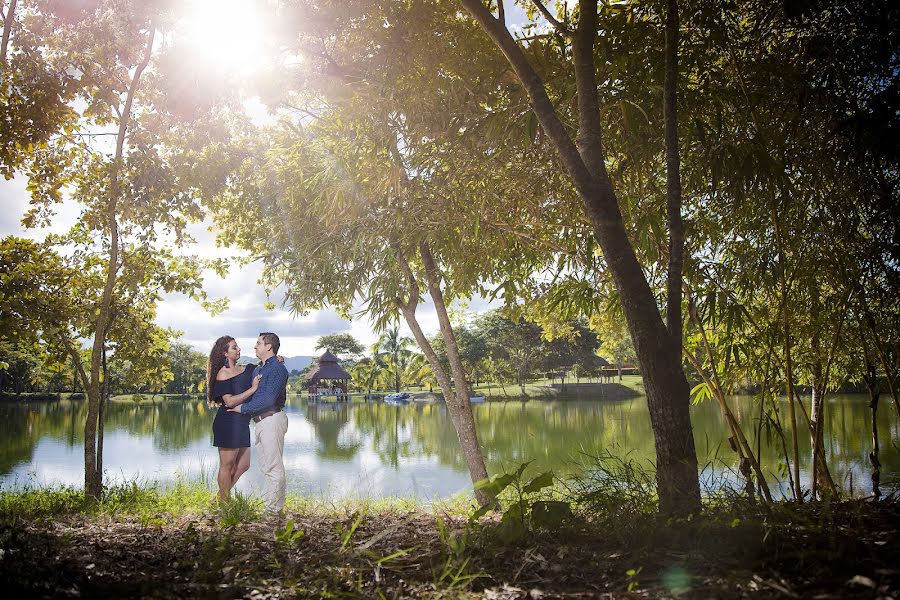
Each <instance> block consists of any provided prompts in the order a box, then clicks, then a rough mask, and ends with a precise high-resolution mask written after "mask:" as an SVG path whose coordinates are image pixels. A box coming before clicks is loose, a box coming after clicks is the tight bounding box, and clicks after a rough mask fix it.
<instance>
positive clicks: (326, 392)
mask: <svg viewBox="0 0 900 600" xmlns="http://www.w3.org/2000/svg"><path fill="white" fill-rule="evenodd" d="M352 379H353V378H352V377H351V376H350V373H348V372H347V371H345V370H344V367H342V366H341V365H340V363H338V359H337V356H335V355H334V354H332V353H331V352H330V351H329V350H326V351H325V354H323V355H322V356H320V357H319V361H318V364H317V365H316V367H315V368H314V369H313V370H312V371H310V372H309V375H307V376H306V389H307V391H308V392H309V394H310V395H311V396H337V397H338V399H341V397H344V398H346V396H347V384H348V383H349V382H350V381H351V380H352Z"/></svg>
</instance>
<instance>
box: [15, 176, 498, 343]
mask: <svg viewBox="0 0 900 600" xmlns="http://www.w3.org/2000/svg"><path fill="white" fill-rule="evenodd" d="M26 185H27V180H26V178H25V177H24V176H19V177H16V178H14V179H12V180H10V181H0V200H2V209H3V210H0V237H5V236H7V235H17V236H21V237H27V238H31V239H38V240H40V239H44V238H45V237H46V235H47V234H48V233H51V232H54V233H61V232H64V231H66V230H68V228H69V227H70V226H71V225H72V224H74V223H75V221H76V220H77V218H78V216H79V214H80V211H81V207H80V206H79V205H78V204H77V203H74V202H64V203H62V204H60V205H58V206H57V207H56V209H57V216H56V217H55V218H54V219H53V225H52V227H50V228H46V229H25V228H24V227H22V224H21V219H22V216H23V215H24V214H25V212H26V211H27V210H28V208H29V194H28V191H27V190H26ZM188 233H190V235H191V236H192V237H193V238H194V239H195V240H196V241H195V243H194V244H191V245H190V246H189V247H186V248H183V249H182V253H183V254H192V255H197V256H200V257H203V258H215V257H223V256H228V255H231V254H233V253H234V252H235V251H234V250H233V249H231V248H221V247H216V244H215V237H216V234H215V231H214V229H213V227H212V226H211V224H210V222H208V221H204V222H202V223H195V224H192V225H191V226H190V227H189V229H188ZM261 270H262V267H261V265H260V264H259V263H251V264H249V265H239V264H238V262H237V260H235V262H234V267H233V268H232V269H231V270H230V271H229V273H228V274H227V275H226V276H225V277H224V278H223V277H219V276H218V275H217V274H216V273H214V272H212V271H209V272H207V273H204V282H203V288H204V290H205V291H206V293H207V294H208V295H209V297H211V298H221V297H227V298H228V299H229V308H228V310H226V311H225V312H223V313H221V314H218V315H216V316H212V315H210V314H209V313H207V312H206V311H204V310H203V308H202V307H201V306H200V304H199V303H198V302H196V301H195V300H192V299H191V298H188V297H186V296H183V295H181V294H167V295H165V296H164V297H163V299H162V300H161V301H160V303H159V305H158V310H157V319H156V322H157V324H158V325H160V326H162V327H170V328H172V329H175V330H177V331H183V332H184V335H183V337H182V340H183V341H184V342H186V343H188V344H190V345H191V346H192V347H194V348H195V349H196V350H198V351H200V352H204V353H205V352H207V351H208V350H209V348H211V347H212V344H213V342H214V341H215V340H216V338H218V337H219V336H221V335H231V336H233V337H234V338H236V339H237V340H238V344H239V345H241V347H242V349H243V350H244V354H245V355H252V349H253V345H254V343H255V341H256V337H257V335H258V334H259V332H261V331H273V332H275V333H277V334H278V335H279V337H280V338H281V345H282V349H281V354H284V355H285V356H300V355H303V356H312V355H316V354H317V352H316V350H315V345H316V340H317V339H318V338H319V337H320V336H323V335H327V334H333V333H350V334H351V335H352V336H354V337H355V338H356V339H358V340H359V341H360V342H361V343H362V344H363V345H364V346H366V347H367V348H368V347H370V346H371V345H372V344H374V343H375V342H376V341H377V339H378V334H377V333H375V331H374V330H373V326H372V323H371V321H369V319H368V318H366V317H365V316H358V317H357V318H354V319H353V320H352V321H347V320H345V319H342V318H341V317H339V316H338V314H337V313H336V312H335V311H333V310H331V309H325V310H318V311H311V312H310V313H309V314H307V315H304V316H297V315H291V313H290V311H288V310H285V309H283V308H282V307H281V303H282V300H283V295H282V294H281V293H278V290H276V292H275V293H274V294H273V296H272V297H271V298H269V297H267V296H266V293H265V290H264V289H263V287H262V286H261V285H260V284H259V283H258V281H259V278H260V274H261ZM270 300H271V301H272V302H274V303H275V305H276V308H275V310H266V309H265V304H266V302H268V301H270ZM426 300H427V298H426ZM361 308H362V307H361V306H356V307H355V309H354V314H358V313H359V312H360V310H361ZM489 308H492V306H491V305H490V304H489V303H488V302H487V301H486V300H484V299H481V298H476V299H474V300H473V301H472V302H470V303H469V304H468V307H467V310H468V311H469V312H483V311H484V310H488V309H489ZM417 316H418V319H419V324H420V326H421V327H422V330H423V331H424V332H425V334H426V335H429V336H430V335H433V334H435V333H437V332H438V331H439V326H438V320H437V315H436V313H435V311H434V308H433V306H432V305H431V303H430V302H425V303H423V304H422V305H420V306H419V309H418V314H417ZM399 323H400V331H401V334H402V335H406V336H409V337H412V332H411V331H410V330H409V328H408V327H407V326H406V323H405V322H404V321H403V320H402V319H400V322H399Z"/></svg>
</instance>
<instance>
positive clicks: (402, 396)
mask: <svg viewBox="0 0 900 600" xmlns="http://www.w3.org/2000/svg"><path fill="white" fill-rule="evenodd" d="M384 403H385V404H391V405H393V406H403V405H405V404H409V394H408V393H406V392H400V393H399V394H388V395H386V396H385V397H384Z"/></svg>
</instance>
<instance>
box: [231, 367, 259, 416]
mask: <svg viewBox="0 0 900 600" xmlns="http://www.w3.org/2000/svg"><path fill="white" fill-rule="evenodd" d="M260 379H262V375H257V376H256V377H254V378H253V383H251V384H250V387H249V388H248V389H246V390H245V391H243V392H241V393H240V394H225V395H223V396H222V401H223V402H225V406H227V407H228V408H234V407H235V406H237V405H239V404H243V403H244V401H245V400H247V399H248V398H249V397H250V396H252V395H253V392H255V391H256V388H257V387H259V380H260Z"/></svg>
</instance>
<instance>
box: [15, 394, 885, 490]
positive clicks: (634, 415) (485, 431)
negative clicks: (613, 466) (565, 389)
mask: <svg viewBox="0 0 900 600" xmlns="http://www.w3.org/2000/svg"><path fill="white" fill-rule="evenodd" d="M732 405H733V406H734V411H735V414H736V415H737V416H738V419H739V420H740V421H741V422H742V424H743V425H744V428H745V431H748V432H749V431H754V432H755V431H756V423H757V420H758V418H759V405H758V403H757V400H755V399H753V398H734V399H732ZM474 408H475V420H476V424H477V427H478V433H479V439H480V441H481V443H482V446H483V448H484V455H485V458H486V460H487V461H488V467H489V470H490V471H491V472H492V473H496V472H499V471H501V470H503V469H510V468H513V467H515V466H516V465H518V464H520V463H521V462H524V461H527V460H535V467H534V468H535V469H553V470H555V471H557V472H559V473H566V472H571V471H573V470H576V469H577V468H578V465H577V463H586V464H590V459H589V458H588V457H589V456H597V455H602V454H605V453H607V452H611V453H614V454H617V455H619V456H627V457H628V458H630V459H632V460H635V461H637V462H639V463H640V464H642V465H644V466H647V467H650V466H651V465H652V461H653V459H654V456H655V453H654V450H653V434H652V430H651V428H650V421H649V416H648V413H647V408H646V404H645V400H644V399H643V398H637V399H634V400H624V401H619V402H543V401H541V402H525V403H522V402H514V401H511V402H489V403H487V404H483V405H477V406H475V407H474ZM85 411H86V404H85V403H84V402H69V401H65V400H63V401H58V402H41V403H29V404H26V403H5V404H3V405H0V419H2V423H3V425H2V433H3V435H0V474H7V473H10V472H11V471H12V470H13V469H15V468H16V467H17V466H18V465H21V464H28V463H30V462H32V461H33V460H34V451H35V447H36V446H37V444H38V443H39V442H40V440H41V439H42V438H49V439H53V440H56V441H58V442H61V443H62V444H64V445H65V446H67V447H69V448H80V446H81V445H82V437H83V428H84V418H85ZM303 414H304V417H303V418H304V419H305V420H306V422H308V423H309V424H310V426H311V427H312V428H313V430H314V432H315V435H316V439H317V443H318V446H317V448H316V455H317V456H318V457H319V458H321V459H327V460H334V461H338V462H350V461H352V460H354V459H355V458H356V457H357V456H358V455H359V454H360V452H361V451H362V449H363V448H368V449H370V450H371V451H372V452H374V453H375V454H376V455H377V456H378V458H379V460H380V461H381V462H382V463H383V464H384V465H390V466H392V467H394V468H395V469H399V468H401V466H402V464H403V462H404V460H407V461H412V460H417V459H423V458H424V459H428V460H433V461H435V462H437V463H438V464H440V465H442V466H445V467H447V468H451V469H453V470H455V471H458V472H465V469H466V466H465V462H464V459H463V457H462V455H461V452H460V450H459V442H458V441H457V439H456V433H455V431H454V429H453V427H452V425H451V423H450V420H449V418H448V416H447V413H446V407H445V406H444V405H442V404H416V405H410V406H406V407H395V406H389V405H385V404H382V403H372V404H367V405H356V404H354V405H350V406H348V405H347V404H345V403H340V404H330V405H327V406H317V405H309V406H306V407H305V409H304V413H303ZM825 414H826V417H827V422H826V443H825V451H826V454H827V455H828V458H829V465H833V472H834V477H835V479H836V480H837V481H840V482H841V483H842V485H843V487H844V488H845V489H849V488H850V479H851V477H852V481H853V488H854V490H855V491H856V492H857V493H860V491H861V490H865V489H867V488H866V485H867V480H866V478H867V477H868V468H869V467H868V459H867V453H868V452H869V450H870V447H871V437H870V432H869V428H868V427H869V426H868V418H869V412H868V404H867V402H866V400H865V399H864V398H862V397H861V396H841V397H833V398H832V403H831V404H830V405H829V410H828V411H826V413H825ZM213 417H214V413H213V412H212V411H209V410H208V409H207V408H206V406H205V404H203V403H201V402H180V401H164V402H156V403H152V402H143V403H141V404H130V403H119V402H116V403H111V404H110V405H109V407H108V410H107V412H106V421H105V423H106V424H105V427H106V432H107V433H108V434H111V433H115V432H117V431H124V432H127V433H128V435H130V436H134V437H137V438H144V439H147V438H149V439H152V441H153V445H154V447H156V448H157V449H159V450H161V451H162V452H165V453H167V454H172V453H177V452H179V451H181V450H183V449H185V448H188V447H190V446H191V445H193V444H196V443H197V442H202V441H204V440H206V441H210V439H211V426H212V420H213ZM878 417H879V429H880V432H879V435H880V436H881V438H882V439H890V440H897V439H900V424H898V421H897V418H896V416H895V415H894V414H893V413H891V412H890V411H880V412H879V415H878ZM692 422H693V426H694V438H695V441H696V444H697V453H698V457H699V458H700V461H701V465H704V464H710V461H714V462H715V463H716V464H717V465H718V468H719V469H721V468H722V465H723V464H725V465H729V466H730V467H731V468H733V469H735V470H737V469H736V462H735V454H734V452H732V451H731V449H730V448H729V446H728V442H727V436H726V431H727V428H726V427H725V424H724V422H723V421H722V417H721V413H720V412H719V410H718V409H717V407H716V406H715V405H713V404H712V403H704V404H701V405H699V406H695V407H693V409H692ZM787 435H788V439H789V436H790V433H789V432H788V434H787ZM800 441H801V455H802V458H803V459H804V460H805V461H806V462H805V463H804V465H803V468H804V470H805V471H807V472H808V465H809V456H810V453H811V451H810V447H809V436H808V435H806V434H805V432H804V435H801V436H800ZM754 445H755V442H754ZM761 450H762V451H761V460H762V464H763V468H764V469H765V471H766V472H767V473H777V472H778V471H779V464H780V463H782V462H783V460H784V454H783V451H782V449H781V447H780V445H779V442H778V438H777V437H776V436H765V435H764V440H763V443H762V447H761ZM881 462H882V470H883V474H884V476H883V477H884V481H885V482H886V483H888V484H889V482H890V481H891V478H893V481H894V487H897V480H898V474H900V450H898V448H897V446H896V445H893V444H892V445H885V446H883V447H882V449H881Z"/></svg>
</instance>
